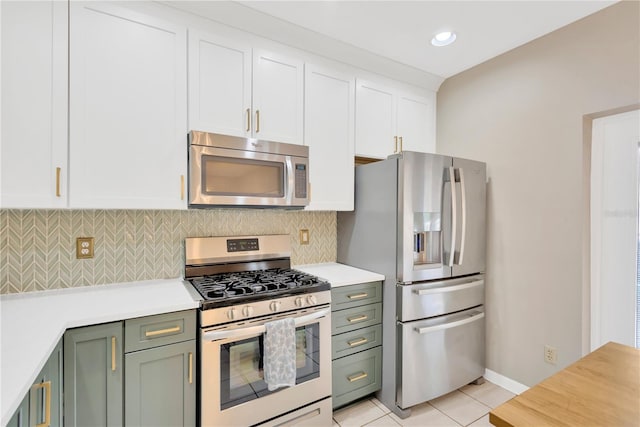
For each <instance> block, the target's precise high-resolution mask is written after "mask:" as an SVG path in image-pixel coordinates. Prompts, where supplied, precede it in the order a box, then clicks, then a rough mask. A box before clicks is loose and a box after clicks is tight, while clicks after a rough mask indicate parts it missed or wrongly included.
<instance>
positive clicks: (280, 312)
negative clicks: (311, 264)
mask: <svg viewBox="0 0 640 427" xmlns="http://www.w3.org/2000/svg"><path fill="white" fill-rule="evenodd" d="M185 255H186V256H185V259H186V266H185V278H186V279H187V280H188V281H189V282H190V283H191V284H192V285H193V286H194V287H195V288H196V289H197V291H198V292H199V293H200V295H201V296H202V298H203V301H202V304H201V309H200V313H199V328H200V358H199V360H200V365H199V384H200V389H199V416H200V425H201V426H251V425H261V426H276V425H305V426H316V425H317V426H326V425H331V423H332V412H331V411H332V408H331V406H332V405H331V307H330V302H331V286H330V284H329V283H328V282H326V281H324V280H322V279H319V278H317V277H315V276H312V275H309V274H306V273H302V272H300V271H297V270H294V269H291V261H290V260H291V248H290V238H289V236H288V235H268V236H239V237H203V238H187V239H186V240H185ZM285 318H293V319H294V325H295V335H294V337H295V338H294V339H295V346H296V354H295V371H296V380H295V385H293V386H289V387H284V388H279V389H277V390H275V391H269V389H268V385H267V383H266V382H265V380H264V369H263V368H264V365H263V362H264V340H265V339H266V338H265V329H266V327H267V325H268V323H269V322H274V321H276V320H279V319H285Z"/></svg>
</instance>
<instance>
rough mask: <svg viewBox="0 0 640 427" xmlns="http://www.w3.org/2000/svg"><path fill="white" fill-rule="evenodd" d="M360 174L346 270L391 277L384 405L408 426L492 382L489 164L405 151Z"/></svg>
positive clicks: (348, 224)
mask: <svg viewBox="0 0 640 427" xmlns="http://www.w3.org/2000/svg"><path fill="white" fill-rule="evenodd" d="M355 173H356V178H355V210H354V211H353V212H339V213H338V262H341V263H344V264H348V265H352V266H355V267H360V268H364V269H367V270H370V271H374V272H377V273H380V274H383V275H384V276H385V278H386V279H385V282H384V294H383V296H384V299H383V345H382V351H383V355H382V357H383V361H382V362H383V372H382V389H381V390H380V391H379V392H378V393H377V397H378V399H379V400H380V401H382V403H384V404H385V405H386V406H387V407H388V408H389V409H391V410H393V411H394V412H395V413H396V414H398V415H399V416H400V417H403V418H404V417H406V416H408V415H409V414H410V408H411V407H412V406H414V405H416V404H419V403H421V402H425V401H428V400H431V399H433V398H436V397H438V396H441V395H444V394H446V393H448V392H450V391H453V390H455V389H457V388H459V387H461V386H463V385H465V384H467V383H470V382H473V381H482V375H484V360H485V323H484V322H485V320H484V274H483V273H484V269H485V235H486V232H485V223H486V165H485V164H484V163H482V162H477V161H472V160H465V159H460V158H454V157H448V156H441V155H435V154H426V153H416V152H402V153H400V154H398V155H394V156H391V157H389V158H388V159H386V160H382V161H379V162H375V163H370V164H367V165H363V166H358V167H356V172H355Z"/></svg>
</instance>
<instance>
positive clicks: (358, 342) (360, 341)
mask: <svg viewBox="0 0 640 427" xmlns="http://www.w3.org/2000/svg"><path fill="white" fill-rule="evenodd" d="M367 342H369V340H368V339H367V338H360V339H357V340H354V341H347V344H349V347H356V346H358V345H362V344H364V343H367Z"/></svg>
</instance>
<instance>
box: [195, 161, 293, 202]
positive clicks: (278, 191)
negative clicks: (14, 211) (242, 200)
mask: <svg viewBox="0 0 640 427" xmlns="http://www.w3.org/2000/svg"><path fill="white" fill-rule="evenodd" d="M202 188H203V193H204V194H208V195H212V196H247V197H265V196H266V197H284V163H282V162H268V161H264V160H253V159H235V158H231V157H220V156H206V155H205V156H202Z"/></svg>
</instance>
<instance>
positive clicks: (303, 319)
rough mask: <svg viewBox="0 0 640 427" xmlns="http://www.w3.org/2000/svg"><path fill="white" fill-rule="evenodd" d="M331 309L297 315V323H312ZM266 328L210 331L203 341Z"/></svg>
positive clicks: (244, 334) (238, 336)
mask: <svg viewBox="0 0 640 427" xmlns="http://www.w3.org/2000/svg"><path fill="white" fill-rule="evenodd" d="M330 313H331V311H330V310H329V309H328V308H327V309H324V310H320V311H315V312H313V313H310V314H306V315H304V316H300V317H296V318H295V324H296V327H298V326H305V325H307V324H309V323H312V322H313V321H314V320H317V319H320V318H322V317H325V316H327V315H329V314H330ZM265 330H266V327H265V325H258V326H251V327H249V328H239V329H231V330H222V331H210V332H205V333H203V334H202V341H216V340H222V339H227V338H233V339H237V338H241V337H244V336H252V335H260V334H263V333H264V331H265Z"/></svg>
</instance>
